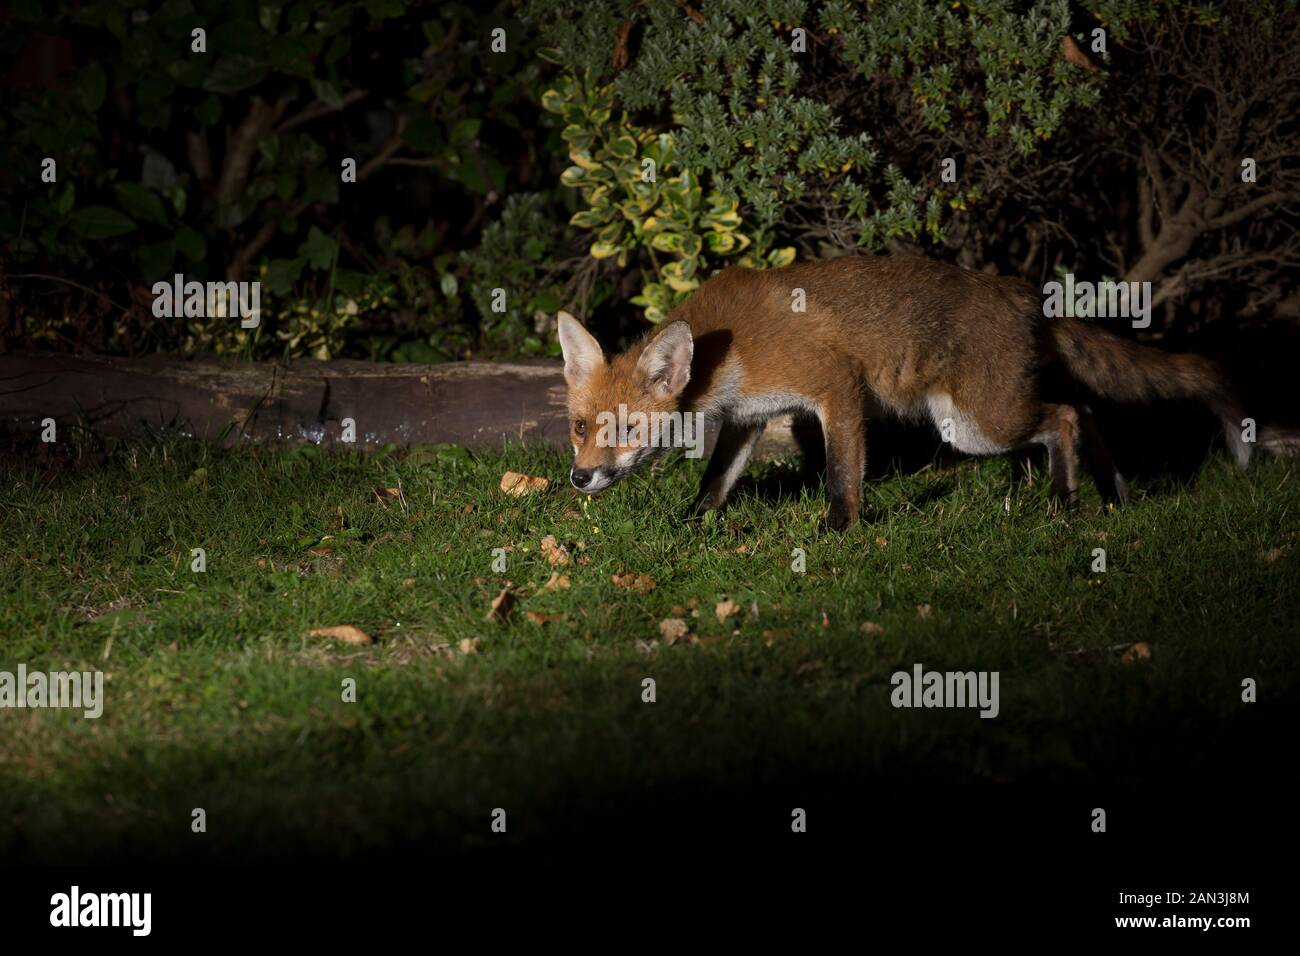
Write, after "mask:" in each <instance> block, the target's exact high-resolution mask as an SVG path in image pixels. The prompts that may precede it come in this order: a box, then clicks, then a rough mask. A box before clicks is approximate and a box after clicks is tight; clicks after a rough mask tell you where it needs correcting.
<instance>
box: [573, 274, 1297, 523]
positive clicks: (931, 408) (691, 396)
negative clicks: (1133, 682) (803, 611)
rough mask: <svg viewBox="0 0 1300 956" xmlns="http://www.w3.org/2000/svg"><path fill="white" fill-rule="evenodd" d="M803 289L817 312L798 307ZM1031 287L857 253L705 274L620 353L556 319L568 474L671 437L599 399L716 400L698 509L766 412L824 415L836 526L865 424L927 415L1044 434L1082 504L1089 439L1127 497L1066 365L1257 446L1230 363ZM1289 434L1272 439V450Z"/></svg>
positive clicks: (1003, 431) (1235, 442)
mask: <svg viewBox="0 0 1300 956" xmlns="http://www.w3.org/2000/svg"><path fill="white" fill-rule="evenodd" d="M800 296H802V297H803V300H804V304H805V309H804V311H802V312H799V311H795V309H794V307H793V306H794V303H795V302H796V301H797V300H798V298H799V297H800ZM1042 303H1043V299H1042V297H1041V296H1040V295H1039V294H1037V293H1036V291H1035V290H1034V288H1033V287H1032V286H1030V285H1028V284H1027V283H1025V282H1022V281H1020V280H1016V279H1008V278H999V277H996V276H991V275H986V274H983V273H977V272H970V271H967V270H964V269H960V268H957V267H956V266H951V265H947V264H944V263H939V262H933V261H930V260H926V259H918V258H908V257H893V256H874V257H873V256H852V257H846V258H841V259H831V260H828V261H822V262H808V263H800V264H796V265H791V266H787V267H785V268H783V269H776V270H770V271H754V270H750V269H744V268H739V267H732V268H728V269H725V270H723V271H722V272H720V273H718V274H717V275H714V276H713V277H712V278H710V279H709V280H708V281H706V282H704V283H703V284H702V285H701V286H700V287H699V289H697V290H696V291H695V293H694V294H693V295H692V296H691V298H690V299H688V300H687V301H686V302H685V303H683V304H682V305H680V306H678V307H677V308H676V309H674V310H673V312H672V314H671V315H669V316H668V321H667V322H665V323H664V324H663V325H661V326H660V327H658V328H656V329H654V330H652V331H651V332H649V333H647V335H646V336H644V337H643V338H642V339H641V341H639V342H638V343H636V344H635V345H633V346H632V347H631V348H630V349H628V350H627V351H626V352H623V353H622V354H621V355H616V356H614V357H612V358H610V359H609V360H608V361H607V360H606V358H605V355H604V353H603V352H602V350H601V347H600V345H599V343H597V341H596V339H595V338H594V337H592V335H591V334H590V333H589V332H587V330H586V329H584V328H583V327H582V325H581V324H580V323H579V322H578V321H577V320H576V319H575V318H573V316H571V315H569V314H568V313H567V312H561V313H560V316H559V338H560V347H561V349H562V351H563V354H564V376H565V380H566V382H567V383H568V392H569V394H568V407H569V418H570V439H571V441H572V443H573V448H574V461H573V466H572V468H571V470H570V480H571V481H572V483H573V485H574V487H576V488H578V489H579V490H580V491H585V492H589V493H594V492H598V491H602V490H604V489H605V488H607V487H609V486H610V485H611V484H613V483H614V482H617V481H619V480H621V479H622V478H624V477H626V476H627V475H628V474H629V473H630V472H631V471H632V470H633V469H634V468H635V467H636V466H637V465H639V464H641V463H642V462H643V461H645V460H646V459H647V458H649V457H650V456H652V455H653V454H654V453H655V452H656V451H657V448H656V447H655V445H654V444H652V443H649V442H647V441H645V435H644V432H640V433H638V434H637V435H635V436H633V437H630V438H629V437H627V436H623V437H622V438H621V439H620V440H614V441H611V440H598V435H597V427H596V422H597V419H598V418H599V417H601V413H607V414H610V415H614V414H617V412H618V410H619V409H620V406H623V407H624V408H625V409H626V410H629V411H630V412H641V413H644V414H646V415H647V416H650V415H654V414H655V413H659V414H663V413H672V412H684V411H685V412H702V413H704V415H705V416H710V417H716V418H718V419H720V420H721V430H720V432H719V435H718V440H717V444H716V447H715V449H714V452H713V455H712V457H711V458H710V460H709V463H708V466H707V467H706V469H705V473H704V477H703V481H702V483H701V486H700V492H699V496H698V498H697V500H696V503H695V510H696V511H697V512H703V511H708V510H711V509H714V508H718V507H721V506H722V504H723V503H724V502H725V501H726V499H727V495H728V494H729V493H730V491H731V489H732V487H733V486H734V485H735V483H736V480H737V478H739V477H740V474H741V472H742V471H743V470H744V468H745V464H746V462H747V461H748V459H749V456H750V453H751V452H752V451H753V448H754V445H755V444H756V443H757V442H758V438H759V436H760V435H761V434H762V431H763V427H764V425H765V424H766V423H767V421H768V420H769V419H771V418H773V417H774V416H777V415H781V414H784V413H788V412H794V413H803V414H810V415H814V416H816V417H817V419H818V420H819V421H820V422H821V426H822V431H823V433H824V436H825V442H826V485H827V492H828V496H829V498H830V512H829V515H828V517H827V523H828V525H829V526H830V527H831V528H832V529H834V530H843V529H845V528H847V527H849V526H850V525H851V524H853V522H854V521H856V520H857V518H858V513H859V509H860V505H861V495H862V481H863V477H864V469H865V466H866V436H865V431H866V420H867V418H869V417H872V416H875V415H879V414H882V413H888V414H893V415H897V416H901V417H903V418H905V419H915V420H927V419H928V420H929V421H931V422H933V423H934V424H935V425H936V426H937V427H939V429H940V431H941V433H942V434H943V436H944V437H945V439H946V440H948V441H950V442H951V443H952V445H953V446H954V447H956V448H957V449H958V450H959V451H962V452H966V453H969V454H974V455H992V454H999V453H1003V452H1009V451H1012V450H1013V449H1017V448H1020V447H1022V446H1026V445H1035V444H1036V445H1044V446H1046V448H1047V454H1048V474H1049V476H1050V482H1051V491H1052V498H1053V501H1054V502H1055V503H1057V504H1061V503H1064V504H1070V503H1073V502H1074V500H1075V497H1076V495H1077V492H1078V487H1079V479H1078V466H1079V451H1080V448H1081V447H1082V450H1083V451H1084V453H1085V455H1086V459H1087V461H1088V463H1089V465H1090V466H1091V467H1092V470H1093V472H1094V474H1096V475H1097V478H1098V485H1099V487H1101V488H1102V490H1103V493H1104V494H1106V495H1107V497H1110V498H1112V499H1118V500H1120V501H1126V500H1127V498H1128V490H1127V487H1126V485H1125V482H1124V478H1123V476H1122V475H1121V474H1120V473H1119V472H1118V470H1116V468H1115V466H1114V463H1113V461H1112V459H1111V457H1110V454H1109V453H1108V452H1107V450H1106V447H1105V445H1104V443H1103V442H1102V439H1101V435H1100V434H1099V432H1098V430H1097V427H1096V425H1095V423H1094V421H1093V417H1092V413H1091V411H1090V410H1089V409H1088V407H1087V405H1085V404H1082V403H1079V402H1066V403H1063V402H1061V401H1057V400H1048V398H1047V397H1046V396H1045V392H1046V389H1045V386H1044V382H1045V380H1046V377H1047V375H1048V373H1049V371H1051V370H1053V369H1063V370H1064V371H1065V372H1066V373H1068V375H1069V376H1070V378H1071V379H1073V380H1074V381H1075V382H1078V383H1082V384H1083V385H1084V386H1086V387H1087V388H1089V389H1091V390H1092V391H1093V392H1095V393H1096V394H1097V395H1099V396H1101V397H1103V398H1107V399H1114V400H1118V401H1148V400H1152V399H1181V398H1190V399H1198V400H1200V401H1202V402H1204V403H1205V404H1206V405H1207V406H1208V407H1209V408H1210V410H1211V411H1212V412H1213V413H1214V415H1215V416H1216V417H1217V418H1218V420H1219V421H1220V422H1221V423H1222V426H1223V431H1224V436H1225V438H1226V440H1227V444H1228V447H1229V449H1230V450H1231V452H1232V454H1233V456H1234V457H1235V458H1236V460H1237V462H1238V464H1240V465H1241V466H1242V467H1245V466H1246V464H1247V463H1248V462H1249V460H1250V453H1251V445H1250V443H1249V442H1247V441H1246V440H1245V439H1244V437H1243V422H1242V410H1241V408H1240V406H1239V404H1238V402H1237V399H1236V398H1235V396H1234V394H1233V392H1232V389H1231V387H1230V386H1229V383H1228V381H1227V379H1226V377H1225V376H1224V374H1223V372H1222V371H1221V370H1220V368H1219V367H1218V365H1216V364H1215V363H1214V362H1213V361H1211V360H1210V359H1207V358H1203V357H1201V356H1197V355H1186V354H1184V355H1179V354H1170V353H1166V352H1163V351H1160V350H1159V349H1155V348H1150V347H1146V346H1142V345H1137V344H1135V343H1133V342H1130V341H1127V340H1125V339H1123V338H1120V337H1118V336H1115V335H1111V334H1110V333H1108V332H1105V331H1103V330H1102V329H1100V328H1098V327H1096V326H1095V325H1092V324H1089V323H1088V322H1084V321H1081V320H1078V319H1074V318H1055V319H1049V318H1046V317H1044V315H1043V307H1042ZM1270 441H1271V442H1272V443H1273V444H1277V443H1278V440H1277V439H1276V438H1273V439H1270V438H1269V437H1268V436H1265V435H1262V434H1261V437H1260V444H1262V445H1264V446H1265V447H1270V450H1274V451H1276V450H1279V448H1277V447H1271V446H1270Z"/></svg>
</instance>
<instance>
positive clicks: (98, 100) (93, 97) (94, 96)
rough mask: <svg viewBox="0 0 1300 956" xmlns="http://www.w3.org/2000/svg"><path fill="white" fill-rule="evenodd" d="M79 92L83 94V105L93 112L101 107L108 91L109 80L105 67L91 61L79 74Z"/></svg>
mask: <svg viewBox="0 0 1300 956" xmlns="http://www.w3.org/2000/svg"><path fill="white" fill-rule="evenodd" d="M77 92H78V93H79V94H81V105H82V106H84V107H85V108H86V109H87V110H89V111H90V112H91V113H93V112H95V111H96V110H98V109H99V107H100V105H101V104H102V103H103V102H104V94H105V93H107V92H108V80H107V78H106V77H105V76H104V68H103V67H102V66H100V65H99V64H98V63H91V64H90V65H89V66H87V67H86V68H85V69H83V70H82V71H81V73H80V74H78V76H77Z"/></svg>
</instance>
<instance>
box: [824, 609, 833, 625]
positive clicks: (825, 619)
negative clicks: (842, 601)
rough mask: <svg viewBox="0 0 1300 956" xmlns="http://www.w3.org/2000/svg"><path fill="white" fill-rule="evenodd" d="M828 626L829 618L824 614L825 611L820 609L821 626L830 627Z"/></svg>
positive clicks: (829, 623)
mask: <svg viewBox="0 0 1300 956" xmlns="http://www.w3.org/2000/svg"><path fill="white" fill-rule="evenodd" d="M830 626H831V619H830V618H829V617H827V616H826V612H825V611H822V627H830Z"/></svg>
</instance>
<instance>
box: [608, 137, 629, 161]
mask: <svg viewBox="0 0 1300 956" xmlns="http://www.w3.org/2000/svg"><path fill="white" fill-rule="evenodd" d="M605 150H606V151H607V152H608V153H609V154H610V155H611V156H616V157H617V158H619V159H634V158H635V157H636V140H634V139H633V138H632V137H631V136H628V135H626V134H624V135H622V136H620V137H618V139H616V140H614V141H613V142H611V143H610V144H609V145H608V146H606V147H605Z"/></svg>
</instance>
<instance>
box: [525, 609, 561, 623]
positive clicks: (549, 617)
mask: <svg viewBox="0 0 1300 956" xmlns="http://www.w3.org/2000/svg"><path fill="white" fill-rule="evenodd" d="M524 616H525V617H526V618H528V620H529V621H531V622H532V623H533V624H550V623H551V622H552V621H563V620H564V615H563V614H538V613H537V612H536V611H525V612H524Z"/></svg>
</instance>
